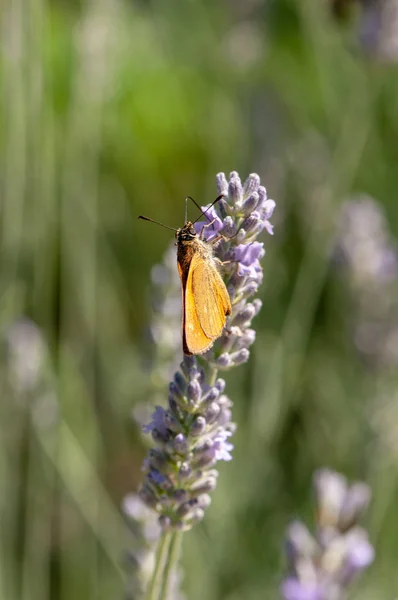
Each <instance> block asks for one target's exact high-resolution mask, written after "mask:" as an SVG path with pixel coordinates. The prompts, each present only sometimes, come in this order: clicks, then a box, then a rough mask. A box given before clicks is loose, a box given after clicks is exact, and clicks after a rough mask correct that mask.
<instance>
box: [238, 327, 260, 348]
mask: <svg viewBox="0 0 398 600" xmlns="http://www.w3.org/2000/svg"><path fill="white" fill-rule="evenodd" d="M255 341H256V332H255V331H254V329H245V330H244V332H243V333H242V335H241V337H239V338H238V339H237V341H236V344H235V346H234V348H235V350H241V349H242V348H249V347H250V346H251V345H252V344H254V342H255Z"/></svg>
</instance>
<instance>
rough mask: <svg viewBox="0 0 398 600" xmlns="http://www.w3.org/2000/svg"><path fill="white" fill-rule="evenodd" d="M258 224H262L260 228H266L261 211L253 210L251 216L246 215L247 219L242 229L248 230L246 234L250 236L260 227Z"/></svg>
mask: <svg viewBox="0 0 398 600" xmlns="http://www.w3.org/2000/svg"><path fill="white" fill-rule="evenodd" d="M258 225H261V229H260V230H262V229H263V228H264V226H263V224H262V222H261V217H260V213H258V212H252V213H251V214H250V216H248V217H246V219H245V220H244V221H243V223H242V229H244V231H245V232H246V236H250V235H251V234H252V233H253V232H255V231H256V230H257V229H258Z"/></svg>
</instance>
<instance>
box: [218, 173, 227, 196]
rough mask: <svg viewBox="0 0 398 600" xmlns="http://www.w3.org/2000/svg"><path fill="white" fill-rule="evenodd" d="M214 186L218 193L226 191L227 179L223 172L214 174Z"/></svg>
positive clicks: (225, 192)
mask: <svg viewBox="0 0 398 600" xmlns="http://www.w3.org/2000/svg"><path fill="white" fill-rule="evenodd" d="M216 187H217V192H218V195H220V194H227V193H228V181H227V179H226V177H225V174H224V173H218V174H217V175H216Z"/></svg>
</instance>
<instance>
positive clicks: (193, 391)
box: [187, 379, 202, 403]
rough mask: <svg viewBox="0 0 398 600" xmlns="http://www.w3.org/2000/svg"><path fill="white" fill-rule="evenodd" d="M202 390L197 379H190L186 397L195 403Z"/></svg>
mask: <svg viewBox="0 0 398 600" xmlns="http://www.w3.org/2000/svg"><path fill="white" fill-rule="evenodd" d="M201 393H202V390H201V387H200V384H199V382H198V380H197V379H194V380H193V381H190V382H189V384H188V388H187V397H188V399H189V400H191V401H192V402H194V403H197V402H198V401H199V399H200V396H201Z"/></svg>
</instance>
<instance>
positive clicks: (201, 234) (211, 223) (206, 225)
mask: <svg viewBox="0 0 398 600" xmlns="http://www.w3.org/2000/svg"><path fill="white" fill-rule="evenodd" d="M216 221H217V219H213V220H212V221H210V223H205V224H204V225H203V227H202V229H201V231H200V235H199V238H200V239H201V240H202V239H203V232H204V230H205V229H206V227H210V225H213V223H215V222H216Z"/></svg>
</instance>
